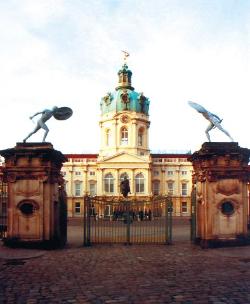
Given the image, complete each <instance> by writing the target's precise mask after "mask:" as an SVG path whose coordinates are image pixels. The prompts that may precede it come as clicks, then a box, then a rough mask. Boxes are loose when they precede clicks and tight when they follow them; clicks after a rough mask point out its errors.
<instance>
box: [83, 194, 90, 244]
mask: <svg viewBox="0 0 250 304" xmlns="http://www.w3.org/2000/svg"><path fill="white" fill-rule="evenodd" d="M89 210H90V197H89V196H88V195H85V196H84V214H83V246H90V245H91V242H90V212H89Z"/></svg>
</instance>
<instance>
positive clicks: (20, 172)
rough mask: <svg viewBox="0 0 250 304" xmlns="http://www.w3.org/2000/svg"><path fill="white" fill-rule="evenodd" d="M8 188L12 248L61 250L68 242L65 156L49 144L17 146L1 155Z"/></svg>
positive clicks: (8, 231)
mask: <svg viewBox="0 0 250 304" xmlns="http://www.w3.org/2000/svg"><path fill="white" fill-rule="evenodd" d="M0 155H2V156H3V157H5V164H6V166H5V168H4V172H3V174H4V179H5V181H6V182H7V184H8V217H7V239H6V240H5V243H6V244H7V245H11V246H26V247H30V246H31V247H38V246H39V247H58V246H63V245H64V244H65V243H66V240H67V209H66V195H65V192H64V189H63V178H62V177H61V175H60V170H61V167H62V163H63V162H64V161H66V159H65V157H64V155H63V154H62V153H61V152H59V151H56V150H54V149H53V146H52V144H50V143H17V145H16V147H15V148H12V149H6V150H2V151H0Z"/></svg>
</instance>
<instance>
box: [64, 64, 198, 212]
mask: <svg viewBox="0 0 250 304" xmlns="http://www.w3.org/2000/svg"><path fill="white" fill-rule="evenodd" d="M131 78H132V72H131V71H130V70H129V69H128V66H127V64H126V63H124V65H123V66H122V68H121V69H120V70H119V71H118V86H117V87H116V88H115V91H114V92H113V93H110V92H109V93H107V94H106V96H104V97H103V98H102V99H101V104H100V106H101V117H100V122H99V125H100V132H101V146H100V151H99V154H68V155H66V157H67V158H68V161H67V162H66V163H64V165H63V168H62V174H63V176H64V179H65V184H66V192H67V197H68V216H69V217H74V216H82V215H83V203H84V196H85V195H90V196H98V197H103V196H106V197H112V198H114V199H119V198H122V195H121V192H120V183H121V181H122V180H123V178H124V177H125V176H127V178H128V179H129V182H130V192H131V193H130V194H129V198H131V199H135V200H145V199H148V198H151V197H153V196H157V195H170V196H171V197H172V202H173V215H176V216H188V215H190V205H191V198H190V193H191V188H192V170H193V168H192V164H191V163H190V162H189V161H188V156H189V155H188V154H151V153H150V150H149V140H148V139H149V138H148V137H149V136H148V131H149V127H150V121H149V104H150V102H149V99H148V98H147V97H145V96H144V94H143V93H137V92H136V91H135V90H134V88H133V87H132V83H131Z"/></svg>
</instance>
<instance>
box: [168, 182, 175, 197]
mask: <svg viewBox="0 0 250 304" xmlns="http://www.w3.org/2000/svg"><path fill="white" fill-rule="evenodd" d="M167 193H168V194H169V195H173V194H174V182H167Z"/></svg>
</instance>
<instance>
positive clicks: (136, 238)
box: [83, 196, 172, 246]
mask: <svg viewBox="0 0 250 304" xmlns="http://www.w3.org/2000/svg"><path fill="white" fill-rule="evenodd" d="M83 241H84V246H90V245H91V244H93V243H124V244H135V243H137V244H142V243H158V244H159V243H161V244H171V242H172V202H171V198H170V197H156V198H151V199H148V200H133V199H120V200H117V199H115V198H113V199H112V198H107V197H90V196H85V198H84V240H83Z"/></svg>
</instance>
